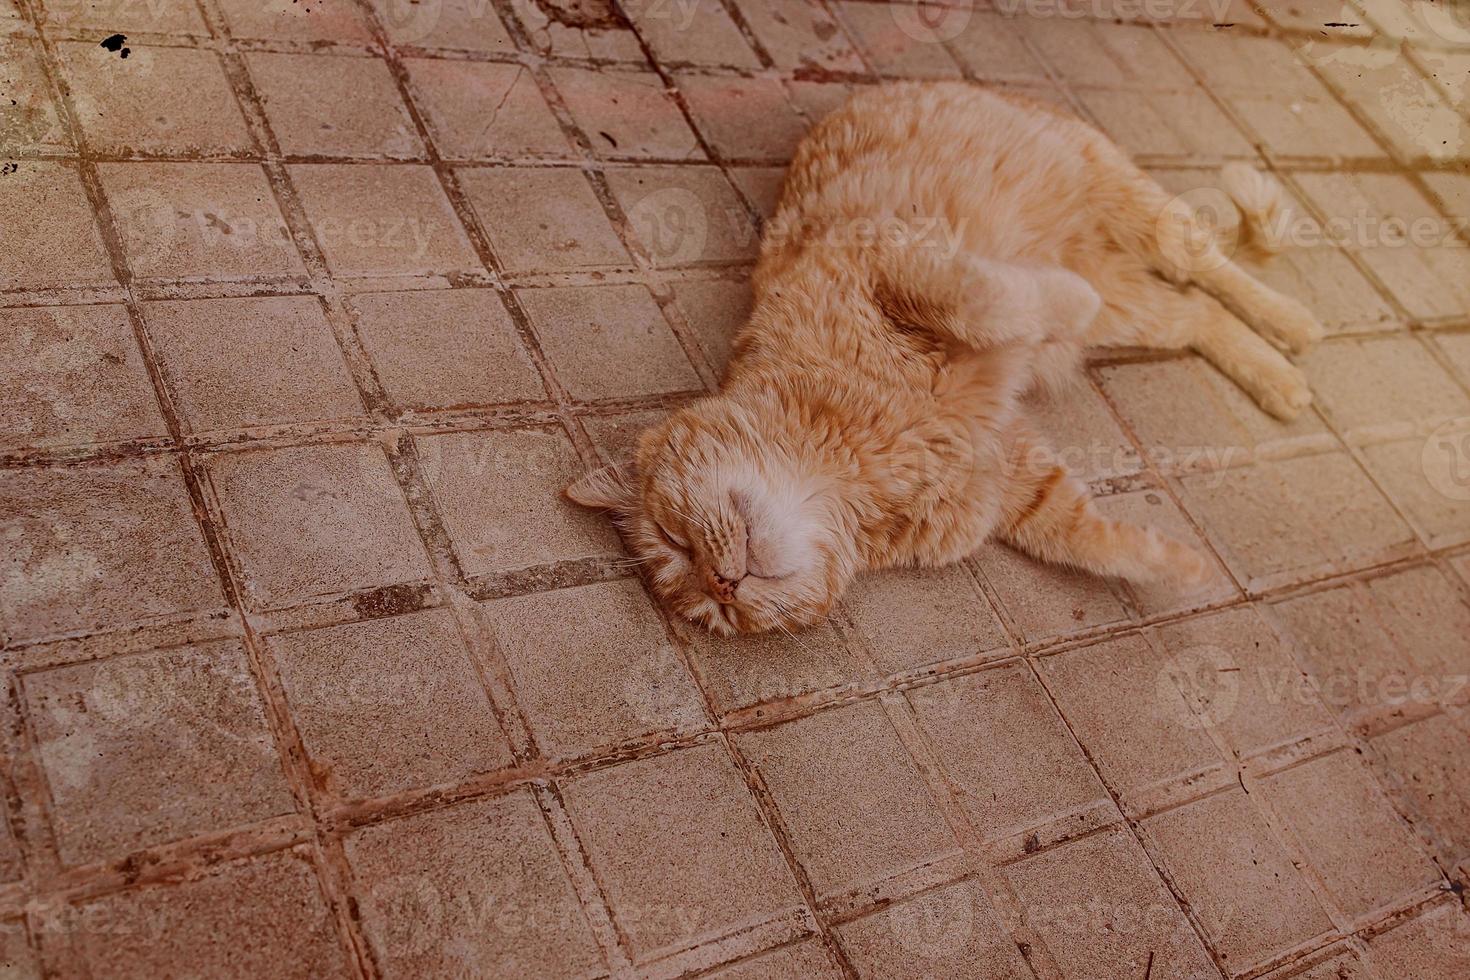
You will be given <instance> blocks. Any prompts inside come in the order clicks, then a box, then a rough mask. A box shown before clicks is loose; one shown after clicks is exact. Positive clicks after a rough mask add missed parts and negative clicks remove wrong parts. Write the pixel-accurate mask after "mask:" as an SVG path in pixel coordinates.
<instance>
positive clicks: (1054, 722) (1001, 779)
mask: <svg viewBox="0 0 1470 980" xmlns="http://www.w3.org/2000/svg"><path fill="white" fill-rule="evenodd" d="M908 698H909V701H910V703H912V704H913V706H914V711H915V712H916V713H917V714H918V716H919V726H920V727H921V728H922V729H923V730H924V731H925V732H926V733H927V734H928V736H929V740H930V742H931V743H932V744H933V746H934V752H935V754H936V756H937V757H938V759H939V763H940V765H942V766H943V767H944V769H945V771H946V772H947V773H949V775H950V778H952V779H953V780H954V781H955V783H956V784H957V785H958V787H959V792H960V799H961V801H962V802H963V803H964V805H965V809H966V810H968V811H969V814H970V819H971V820H972V821H974V824H975V829H976V831H977V832H978V833H979V834H981V835H982V836H983V837H984V838H986V839H987V840H993V839H1000V838H1004V837H1012V836H1014V835H1016V834H1018V833H1021V832H1022V831H1026V830H1030V829H1032V828H1034V827H1038V826H1040V825H1042V824H1045V823H1050V822H1054V821H1061V820H1066V819H1076V820H1078V821H1080V820H1081V819H1082V818H1084V817H1086V815H1087V812H1088V811H1090V810H1092V809H1094V808H1095V807H1096V806H1097V805H1098V804H1102V803H1108V802H1109V801H1108V795H1107V791H1106V790H1105V789H1104V788H1103V785H1102V783H1100V782H1099V781H1098V779H1097V776H1096V775H1095V774H1094V773H1093V771H1092V769H1091V767H1090V766H1088V764H1087V759H1086V758H1085V757H1084V756H1083V754H1082V750H1081V749H1079V748H1078V747H1077V743H1076V742H1075V741H1074V740H1073V738H1072V733H1071V732H1070V731H1069V730H1068V729H1067V726H1066V724H1065V723H1064V722H1063V721H1062V718H1061V716H1060V715H1059V714H1057V710H1056V708H1055V707H1053V706H1052V704H1051V701H1050V699H1049V698H1048V697H1047V694H1046V691H1045V689H1044V688H1042V686H1041V685H1040V684H1039V683H1038V682H1037V680H1036V678H1035V677H1034V676H1032V674H1031V672H1030V671H1029V670H1028V669H1026V668H1025V667H1024V666H1007V667H998V668H995V669H993V670H982V671H980V672H978V673H974V674H966V675H964V676H961V677H956V678H953V679H950V680H945V681H941V682H940V683H938V684H932V685H927V686H924V687H917V688H914V689H913V690H911V691H910V692H909V694H908Z"/></svg>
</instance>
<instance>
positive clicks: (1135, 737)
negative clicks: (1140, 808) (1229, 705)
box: [1041, 636, 1220, 794]
mask: <svg viewBox="0 0 1470 980" xmlns="http://www.w3.org/2000/svg"><path fill="white" fill-rule="evenodd" d="M1176 672H1177V668H1176V666H1175V665H1174V663H1173V662H1172V659H1171V658H1170V657H1168V656H1167V655H1166V654H1163V653H1160V652H1158V651H1156V650H1154V649H1153V648H1152V647H1150V646H1149V645H1148V644H1147V643H1146V642H1145V641H1144V640H1143V638H1142V637H1139V636H1127V637H1123V638H1120V639H1114V640H1108V641H1105V642H1103V643H1098V644H1095V645H1094V646H1090V647H1085V648H1083V649H1079V650H1071V651H1068V652H1066V653H1060V654H1056V655H1055V656H1050V657H1043V658H1042V660H1041V676H1042V677H1043V678H1044V679H1045V681H1046V685H1047V687H1049V688H1050V689H1051V692H1052V694H1053V695H1055V697H1056V699H1057V705H1058V707H1060V708H1061V711H1062V715H1063V717H1064V718H1066V720H1067V724H1068V727H1070V728H1071V730H1072V731H1073V732H1074V733H1075V734H1076V736H1077V740H1078V741H1079V742H1081V743H1082V747H1083V748H1084V749H1086V750H1087V752H1088V754H1089V755H1090V756H1091V757H1092V759H1093V760H1094V761H1095V762H1096V763H1097V764H1098V767H1099V768H1100V769H1101V770H1102V773H1103V775H1104V776H1105V777H1107V778H1108V779H1109V780H1110V781H1111V782H1112V783H1113V785H1115V786H1117V787H1119V788H1120V789H1122V790H1123V791H1125V793H1128V794H1137V793H1141V792H1142V791H1145V790H1147V789H1149V788H1151V787H1153V786H1155V785H1157V784H1159V783H1161V782H1163V781H1165V780H1177V779H1180V778H1185V777H1188V776H1191V775H1194V774H1196V773H1199V772H1201V771H1204V770H1207V769H1211V768H1215V767H1217V766H1218V765H1219V764H1220V756H1219V753H1218V752H1217V751H1216V750H1215V746H1214V745H1213V744H1211V742H1210V740H1209V738H1208V737H1206V734H1205V725H1206V722H1205V719H1203V718H1201V717H1200V716H1199V715H1197V714H1196V713H1195V712H1194V711H1193V710H1192V709H1191V707H1190V705H1189V703H1188V701H1186V700H1185V698H1184V696H1183V695H1182V694H1181V693H1180V690H1179V686H1178V683H1177V681H1176Z"/></svg>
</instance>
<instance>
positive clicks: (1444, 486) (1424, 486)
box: [1362, 421, 1470, 548]
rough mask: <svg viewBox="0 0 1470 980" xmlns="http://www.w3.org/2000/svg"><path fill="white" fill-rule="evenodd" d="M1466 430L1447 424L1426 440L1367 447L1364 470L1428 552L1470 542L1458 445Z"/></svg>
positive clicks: (1469, 491)
mask: <svg viewBox="0 0 1470 980" xmlns="http://www.w3.org/2000/svg"><path fill="white" fill-rule="evenodd" d="M1466 427H1467V426H1466V424H1465V423H1463V422H1458V421H1457V422H1451V423H1446V424H1445V426H1444V427H1442V428H1437V429H1435V430H1434V431H1433V432H1431V433H1430V435H1429V438H1428V439H1419V438H1412V439H1407V440H1402V441H1399V442H1388V443H1380V444H1379V445H1376V446H1365V447H1364V448H1363V450H1362V452H1363V459H1364V465H1365V466H1366V467H1367V470H1368V472H1369V473H1370V474H1371V475H1372V477H1373V479H1375V480H1377V481H1378V484H1379V486H1381V487H1383V491H1384V493H1386V494H1388V497H1389V499H1390V500H1392V501H1393V502H1394V504H1395V505H1397V506H1398V508H1399V510H1400V511H1402V512H1403V514H1404V517H1405V518H1406V519H1407V520H1408V522H1409V523H1410V524H1411V525H1412V526H1413V527H1414V529H1415V531H1417V532H1418V534H1419V538H1420V540H1422V541H1423V542H1424V544H1425V546H1426V547H1429V548H1445V547H1448V546H1450V545H1456V544H1461V543H1463V542H1465V541H1467V540H1470V488H1467V481H1466V480H1465V478H1464V477H1463V476H1462V475H1461V471H1460V467H1463V465H1464V462H1463V457H1462V456H1461V454H1460V451H1459V449H1458V448H1457V447H1456V441H1457V440H1459V439H1464V438H1465V434H1464V433H1465V430H1466Z"/></svg>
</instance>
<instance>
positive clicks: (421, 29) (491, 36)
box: [369, 0, 515, 55]
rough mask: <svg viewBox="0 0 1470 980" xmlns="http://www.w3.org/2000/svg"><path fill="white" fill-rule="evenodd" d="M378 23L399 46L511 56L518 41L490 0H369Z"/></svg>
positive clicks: (389, 38)
mask: <svg viewBox="0 0 1470 980" xmlns="http://www.w3.org/2000/svg"><path fill="white" fill-rule="evenodd" d="M369 2H370V3H371V4H372V7H373V12H374V13H375V14H377V17H378V23H380V24H382V25H383V30H384V31H386V32H387V34H388V40H390V41H392V42H393V43H394V44H396V45H411V46H417V47H423V48H453V49H456V50H460V51H475V52H479V53H483V54H501V55H510V54H514V52H515V43H514V42H513V41H511V39H510V33H509V32H508V31H506V29H505V25H504V24H503V23H501V21H500V17H499V16H498V15H497V14H496V12H495V6H494V5H493V4H490V3H488V2H486V0H442V2H439V3H435V4H432V5H428V4H421V3H403V2H402V0H369Z"/></svg>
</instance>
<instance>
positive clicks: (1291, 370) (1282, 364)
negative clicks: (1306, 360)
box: [1089, 275, 1312, 421]
mask: <svg viewBox="0 0 1470 980" xmlns="http://www.w3.org/2000/svg"><path fill="white" fill-rule="evenodd" d="M1089 339H1090V340H1091V341H1092V342H1093V343H1098V344H1113V345H1133V344H1137V345H1142V346H1146V347H1192V348H1193V349H1195V350H1197V351H1199V352H1200V353H1201V354H1203V355H1204V356H1205V358H1206V359H1207V360H1209V362H1210V363H1211V364H1213V365H1215V367H1217V368H1219V369H1220V372H1221V373H1222V374H1224V375H1225V376H1226V377H1228V378H1229V379H1230V380H1232V381H1234V382H1235V383H1236V384H1238V385H1239V386H1240V387H1241V388H1242V389H1244V391H1245V392H1246V393H1247V394H1249V395H1250V396H1251V397H1252V398H1254V399H1255V401H1256V404H1258V405H1260V406H1261V408H1263V409H1265V410H1266V411H1267V412H1270V413H1271V414H1272V415H1274V416H1276V417H1277V418H1279V419H1282V420H1284V421H1290V420H1291V419H1294V418H1296V417H1297V416H1298V415H1300V414H1301V412H1302V410H1303V409H1304V408H1306V407H1307V406H1308V405H1310V404H1311V402H1312V391H1311V389H1310V388H1309V387H1308V386H1307V379H1306V377H1305V376H1304V375H1303V374H1302V371H1301V369H1300V368H1298V367H1297V366H1296V365H1295V364H1292V363H1291V362H1290V361H1288V360H1287V359H1286V358H1285V357H1284V356H1283V355H1282V354H1281V352H1280V351H1278V350H1277V349H1276V348H1274V347H1272V346H1271V345H1270V344H1268V343H1266V341H1264V340H1262V339H1261V337H1260V335H1258V334H1256V333H1255V332H1253V331H1252V330H1251V329H1250V328H1249V327H1248V326H1246V325H1245V324H1244V323H1243V322H1241V320H1240V319H1239V318H1238V317H1237V316H1235V314H1233V313H1231V312H1230V311H1229V310H1228V309H1226V308H1225V307H1224V306H1223V305H1222V304H1221V303H1220V301H1219V300H1217V299H1215V297H1213V296H1211V295H1210V294H1208V293H1206V292H1204V291H1203V290H1201V289H1199V288H1198V287H1195V286H1187V287H1184V288H1182V289H1181V288H1179V287H1177V286H1174V285H1171V284H1170V283H1167V282H1164V281H1163V280H1161V279H1158V278H1156V277H1149V278H1147V279H1140V278H1138V277H1132V278H1131V279H1130V277H1128V276H1126V275H1118V276H1115V277H1111V278H1107V279H1105V303H1104V306H1103V311H1102V313H1101V314H1100V315H1099V316H1098V318H1097V323H1096V324H1095V325H1094V327H1093V330H1092V335H1091V336H1090V338H1089Z"/></svg>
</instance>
